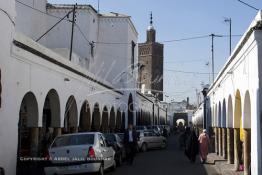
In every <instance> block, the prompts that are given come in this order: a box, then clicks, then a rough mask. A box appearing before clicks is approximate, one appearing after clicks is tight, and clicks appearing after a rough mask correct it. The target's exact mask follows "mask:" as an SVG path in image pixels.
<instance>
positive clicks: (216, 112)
mask: <svg viewBox="0 0 262 175" xmlns="http://www.w3.org/2000/svg"><path fill="white" fill-rule="evenodd" d="M215 126H216V127H218V110H217V104H216V107H215Z"/></svg>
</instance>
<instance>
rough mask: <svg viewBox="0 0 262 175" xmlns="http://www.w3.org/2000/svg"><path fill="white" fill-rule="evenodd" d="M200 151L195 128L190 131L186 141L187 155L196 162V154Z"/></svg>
mask: <svg viewBox="0 0 262 175" xmlns="http://www.w3.org/2000/svg"><path fill="white" fill-rule="evenodd" d="M198 153H199V145H198V138H197V136H196V133H195V131H194V130H192V131H191V132H190V135H189V137H188V139H187V142H186V149H185V155H186V156H187V157H188V158H189V160H190V161H191V162H192V163H194V162H195V161H196V155H197V154H198Z"/></svg>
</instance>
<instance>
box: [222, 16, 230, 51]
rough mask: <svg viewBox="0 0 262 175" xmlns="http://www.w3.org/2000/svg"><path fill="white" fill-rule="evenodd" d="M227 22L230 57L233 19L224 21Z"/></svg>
mask: <svg viewBox="0 0 262 175" xmlns="http://www.w3.org/2000/svg"><path fill="white" fill-rule="evenodd" d="M224 21H225V22H229V56H230V55H231V48H232V44H231V43H232V31H231V27H232V20H231V18H226V19H225V20H224Z"/></svg>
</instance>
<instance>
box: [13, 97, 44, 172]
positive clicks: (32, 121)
mask: <svg viewBox="0 0 262 175" xmlns="http://www.w3.org/2000/svg"><path fill="white" fill-rule="evenodd" d="M38 120H39V116H38V104H37V100H36V97H35V95H34V94H33V93H32V92H28V93H26V94H25V96H24V97H23V100H22V102H21V105H20V111H19V122H18V147H17V167H16V171H17V174H24V173H25V174H28V173H30V169H29V168H28V164H26V162H24V161H21V159H20V157H34V156H38V134H39V132H38Z"/></svg>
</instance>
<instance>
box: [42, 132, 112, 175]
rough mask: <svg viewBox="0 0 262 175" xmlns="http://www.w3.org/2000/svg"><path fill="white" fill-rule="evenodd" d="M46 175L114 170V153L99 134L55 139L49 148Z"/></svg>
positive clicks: (78, 134)
mask: <svg viewBox="0 0 262 175" xmlns="http://www.w3.org/2000/svg"><path fill="white" fill-rule="evenodd" d="M49 157H50V164H49V165H47V166H46V167H45V174H46V175H58V174H75V173H77V174H78V173H94V172H96V173H97V174H101V175H103V174H104V170H105V169H109V168H112V170H114V169H115V168H116V162H115V151H114V150H113V148H112V147H111V146H109V145H108V144H107V142H106V140H105V138H104V136H103V134H102V133H100V132H83V133H75V134H66V135H62V136H58V137H56V138H55V140H54V141H53V143H52V144H51V146H50V148H49Z"/></svg>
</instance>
